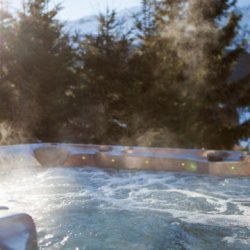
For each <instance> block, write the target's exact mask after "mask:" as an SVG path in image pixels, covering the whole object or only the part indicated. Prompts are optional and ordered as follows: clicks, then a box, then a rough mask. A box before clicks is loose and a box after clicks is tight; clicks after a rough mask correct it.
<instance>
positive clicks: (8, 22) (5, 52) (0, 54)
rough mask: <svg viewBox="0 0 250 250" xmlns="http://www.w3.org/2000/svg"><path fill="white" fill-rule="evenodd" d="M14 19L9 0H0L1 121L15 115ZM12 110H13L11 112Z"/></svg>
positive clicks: (10, 118) (12, 117)
mask: <svg viewBox="0 0 250 250" xmlns="http://www.w3.org/2000/svg"><path fill="white" fill-rule="evenodd" d="M14 23H15V21H14V19H13V17H12V15H11V13H10V12H9V11H8V8H7V2H5V1H4V2H3V1H0V34H1V35H0V102H1V111H0V121H1V122H2V121H8V122H10V121H12V120H13V119H14V117H15V90H14V85H13V82H11V69H12V66H13V58H12V57H11V53H10V50H11V47H12V44H13V41H14V38H15V31H14ZM10 111H11V112H10Z"/></svg>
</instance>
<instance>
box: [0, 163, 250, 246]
mask: <svg viewBox="0 0 250 250" xmlns="http://www.w3.org/2000/svg"><path fill="white" fill-rule="evenodd" d="M0 173H1V182H0V199H1V204H0V205H5V206H8V207H9V208H11V209H14V210H17V211H24V212H27V213H29V214H30V215H32V217H33V218H34V220H35V223H36V225H37V232H38V242H39V247H40V249H73V250H80V249H89V250H100V249H102V250H123V249H124V250H127V249H131V250H164V249H197V250H198V249H202V250H206V249H207V250H211V249H220V250H221V249H232V250H237V249H240V250H242V249H250V179H249V178H225V177H211V176H202V175H190V174H174V173H164V172H140V171H137V172H136V171H117V170H102V169H95V168H48V169H44V168H32V167H29V168H16V169H12V170H6V169H5V170H1V171H0Z"/></svg>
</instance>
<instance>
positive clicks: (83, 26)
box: [66, 7, 140, 34]
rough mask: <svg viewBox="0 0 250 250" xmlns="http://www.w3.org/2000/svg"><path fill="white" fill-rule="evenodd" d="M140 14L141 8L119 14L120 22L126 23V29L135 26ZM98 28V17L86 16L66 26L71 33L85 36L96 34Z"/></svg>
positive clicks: (130, 9) (126, 10)
mask: <svg viewBox="0 0 250 250" xmlns="http://www.w3.org/2000/svg"><path fill="white" fill-rule="evenodd" d="M139 12H140V7H133V8H129V9H125V10H122V11H120V12H118V13H117V17H118V20H124V21H125V28H126V29H130V28H131V27H132V26H133V23H134V19H133V16H134V15H135V14H137V13H139ZM97 28H98V21H97V16H86V17H83V18H81V19H78V20H75V21H70V22H68V23H67V24H66V30H68V31H70V32H74V31H79V32H81V33H84V34H89V33H96V32H97Z"/></svg>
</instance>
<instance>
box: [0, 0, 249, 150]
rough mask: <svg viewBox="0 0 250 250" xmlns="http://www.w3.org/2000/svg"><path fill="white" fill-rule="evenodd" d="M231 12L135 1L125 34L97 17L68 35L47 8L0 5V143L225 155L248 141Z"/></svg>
mask: <svg viewBox="0 0 250 250" xmlns="http://www.w3.org/2000/svg"><path fill="white" fill-rule="evenodd" d="M235 4H236V3H235V1H233V0H220V1H217V0H211V1H201V0H161V1H156V0H142V3H141V12H140V13H139V14H138V15H136V16H135V17H134V18H133V20H134V25H133V27H132V28H129V29H127V28H126V23H125V20H121V18H119V17H117V13H116V12H115V11H107V12H106V13H104V14H100V15H99V16H98V17H97V19H98V31H97V32H95V33H91V34H85V33H84V31H83V33H75V34H71V33H69V32H67V31H66V30H65V27H64V23H63V22H61V21H59V20H58V19H57V14H58V12H59V11H60V9H61V8H60V6H55V7H51V6H50V1H48V0H28V1H25V2H24V5H23V8H22V10H20V11H18V12H17V13H13V12H10V11H9V10H8V8H7V7H6V6H5V4H4V3H3V2H1V1H0V8H1V9H0V103H1V108H0V132H1V138H0V142H2V143H26V142H29V143H30V142H35V141H37V140H41V141H45V142H76V143H92V144H123V145H144V146H164V147H188V148H203V147H204V148H218V149H220V148H228V149H229V148H232V147H233V145H235V144H238V143H239V140H241V139H246V138H248V137H249V136H250V121H249V120H246V121H244V122H241V121H240V114H241V111H242V110H245V111H246V110H249V109H250V76H249V75H247V76H245V77H243V78H240V79H236V80H235V79H232V77H231V76H232V74H233V72H234V69H235V66H236V64H237V61H238V58H239V57H240V55H241V54H242V53H243V52H244V51H245V49H246V46H245V41H244V40H242V41H240V42H237V43H236V42H235V38H236V36H237V34H238V31H239V29H240V27H239V21H240V19H241V16H240V14H237V13H236V12H235V11H234V7H235ZM222 20H223V22H222Z"/></svg>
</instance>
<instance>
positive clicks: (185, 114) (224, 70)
mask: <svg viewBox="0 0 250 250" xmlns="http://www.w3.org/2000/svg"><path fill="white" fill-rule="evenodd" d="M234 6H235V1H230V0H221V1H215V0H212V1H200V0H189V1H186V0H178V1H172V0H165V1H162V3H161V4H160V6H159V12H158V20H159V22H160V25H161V27H162V34H163V36H164V37H166V39H167V41H168V46H170V47H171V48H172V50H173V51H175V52H176V55H177V57H176V59H175V60H176V62H177V63H179V64H180V65H183V66H182V69H183V80H182V81H183V82H182V86H181V88H180V92H179V93H180V96H181V102H180V103H179V104H180V105H178V106H179V108H178V119H177V121H178V123H177V126H176V130H175V131H176V133H177V134H178V135H179V138H178V141H179V143H180V145H182V146H184V147H206V148H231V147H232V146H233V145H234V144H235V143H237V142H238V140H239V139H240V138H244V137H245V136H247V130H245V127H244V126H241V125H240V124H239V112H238V108H239V107H242V106H248V107H249V101H248V100H249V94H248V93H249V77H247V78H246V79H242V80H241V81H236V82H231V81H230V76H231V74H232V71H233V69H234V67H235V64H236V63H237V59H238V57H239V55H240V53H242V51H243V47H242V44H237V45H233V42H234V38H235V36H236V35H237V30H238V25H239V20H240V18H241V17H240V16H239V15H237V14H236V13H235V12H234V11H233V7H234ZM222 17H226V18H227V23H226V24H225V25H221V22H219V21H220V20H221V19H222ZM173 129H174V128H173Z"/></svg>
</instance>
